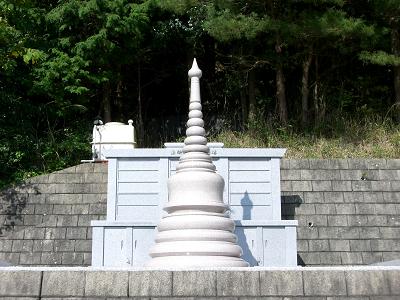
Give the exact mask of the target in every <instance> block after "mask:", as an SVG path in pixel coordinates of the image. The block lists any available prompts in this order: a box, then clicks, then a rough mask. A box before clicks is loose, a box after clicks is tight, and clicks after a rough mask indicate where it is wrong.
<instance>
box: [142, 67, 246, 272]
mask: <svg viewBox="0 0 400 300" xmlns="http://www.w3.org/2000/svg"><path fill="white" fill-rule="evenodd" d="M188 74H189V77H190V81H191V83H190V105H189V120H188V122H187V130H186V135H187V137H186V139H185V143H184V147H183V154H182V156H181V157H180V159H179V163H178V165H177V167H176V174H174V175H172V176H171V177H170V178H169V180H168V194H169V202H168V204H167V205H166V206H165V208H164V210H165V211H166V212H167V213H168V214H167V215H166V216H165V217H163V218H162V219H161V221H160V223H159V225H158V232H157V234H156V238H155V245H154V246H153V247H152V248H151V249H150V256H151V257H152V259H151V260H150V261H149V262H148V263H147V266H148V267H156V268H171V267H172V268H174V267H177V268H187V267H189V268H190V267H247V266H248V265H249V264H248V263H247V262H246V261H244V260H243V259H241V258H240V256H241V255H242V249H241V248H240V246H238V245H237V237H236V235H235V234H234V229H235V224H234V221H233V220H232V219H231V218H230V217H229V207H228V205H226V204H225V203H224V201H223V196H222V195H223V190H224V180H223V178H222V177H221V176H220V175H219V174H217V173H216V171H215V170H216V168H215V165H214V164H213V163H212V160H211V157H210V155H209V151H210V150H209V148H208V146H207V138H206V137H205V135H206V132H205V130H204V121H203V114H202V111H201V109H202V106H201V100H200V78H201V75H202V72H201V70H200V69H199V68H198V66H197V62H196V59H194V61H193V65H192V68H191V69H190V70H189V73H188Z"/></svg>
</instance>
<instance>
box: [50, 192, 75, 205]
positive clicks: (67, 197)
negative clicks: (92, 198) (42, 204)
mask: <svg viewBox="0 0 400 300" xmlns="http://www.w3.org/2000/svg"><path fill="white" fill-rule="evenodd" d="M47 200H48V202H49V203H51V204H80V203H82V195H81V194H50V195H49V197H48V199H47Z"/></svg>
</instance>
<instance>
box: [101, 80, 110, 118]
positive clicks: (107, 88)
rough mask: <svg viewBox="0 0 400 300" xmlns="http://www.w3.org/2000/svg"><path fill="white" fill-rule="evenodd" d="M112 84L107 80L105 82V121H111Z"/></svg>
mask: <svg viewBox="0 0 400 300" xmlns="http://www.w3.org/2000/svg"><path fill="white" fill-rule="evenodd" d="M110 98H111V86H110V82H109V81H107V82H105V83H104V84H103V112H104V116H103V118H104V119H103V121H104V123H107V122H111V99H110Z"/></svg>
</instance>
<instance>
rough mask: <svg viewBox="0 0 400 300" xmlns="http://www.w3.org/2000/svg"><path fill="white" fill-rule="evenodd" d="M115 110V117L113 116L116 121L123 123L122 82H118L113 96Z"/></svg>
mask: <svg viewBox="0 0 400 300" xmlns="http://www.w3.org/2000/svg"><path fill="white" fill-rule="evenodd" d="M115 108H116V110H117V115H115V114H114V118H116V120H118V121H121V122H125V121H126V120H124V109H123V83H122V80H121V79H120V80H118V83H117V90H116V95H115Z"/></svg>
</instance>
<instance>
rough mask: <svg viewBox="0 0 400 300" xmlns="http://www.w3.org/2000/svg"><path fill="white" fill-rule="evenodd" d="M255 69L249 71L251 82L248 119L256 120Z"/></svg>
mask: <svg viewBox="0 0 400 300" xmlns="http://www.w3.org/2000/svg"><path fill="white" fill-rule="evenodd" d="M255 81H256V79H255V71H254V69H251V70H250V71H249V73H248V82H249V114H248V120H249V121H250V122H254V121H255V118H256V92H255V90H256V84H255Z"/></svg>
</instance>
